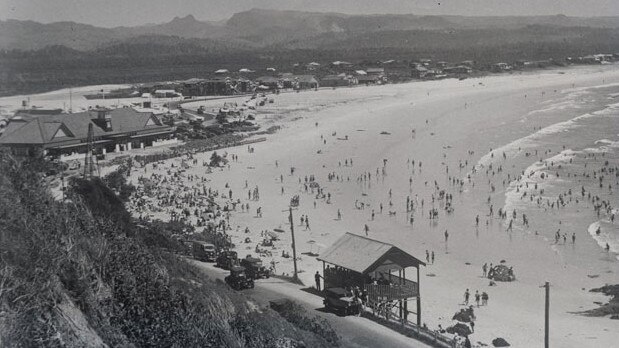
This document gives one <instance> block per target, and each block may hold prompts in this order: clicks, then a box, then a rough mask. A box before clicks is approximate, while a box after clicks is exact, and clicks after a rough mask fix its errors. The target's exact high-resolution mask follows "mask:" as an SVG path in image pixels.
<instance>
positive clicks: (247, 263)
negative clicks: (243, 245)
mask: <svg viewBox="0 0 619 348" xmlns="http://www.w3.org/2000/svg"><path fill="white" fill-rule="evenodd" d="M241 266H243V267H245V270H246V272H247V276H248V277H250V278H251V279H262V278H269V277H270V276H271V272H270V271H269V270H268V269H267V268H266V267H264V266H263V265H262V260H261V259H259V258H256V257H249V256H248V257H246V258H244V259H242V260H241Z"/></svg>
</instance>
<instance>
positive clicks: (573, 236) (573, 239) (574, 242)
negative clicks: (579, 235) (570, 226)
mask: <svg viewBox="0 0 619 348" xmlns="http://www.w3.org/2000/svg"><path fill="white" fill-rule="evenodd" d="M572 244H576V233H572Z"/></svg>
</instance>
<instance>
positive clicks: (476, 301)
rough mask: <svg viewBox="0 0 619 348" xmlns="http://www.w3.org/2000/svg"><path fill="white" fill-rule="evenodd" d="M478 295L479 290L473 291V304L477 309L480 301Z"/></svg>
mask: <svg viewBox="0 0 619 348" xmlns="http://www.w3.org/2000/svg"><path fill="white" fill-rule="evenodd" d="M480 297H481V296H480V295H479V290H475V303H476V304H477V307H479V299H480Z"/></svg>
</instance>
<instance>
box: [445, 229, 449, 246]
mask: <svg viewBox="0 0 619 348" xmlns="http://www.w3.org/2000/svg"><path fill="white" fill-rule="evenodd" d="M448 239H449V232H447V230H445V243H447V240H448Z"/></svg>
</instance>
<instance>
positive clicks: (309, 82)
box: [294, 75, 319, 89]
mask: <svg viewBox="0 0 619 348" xmlns="http://www.w3.org/2000/svg"><path fill="white" fill-rule="evenodd" d="M294 80H295V88H296V89H316V88H318V87H319V83H318V80H317V79H316V77H314V75H294Z"/></svg>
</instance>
